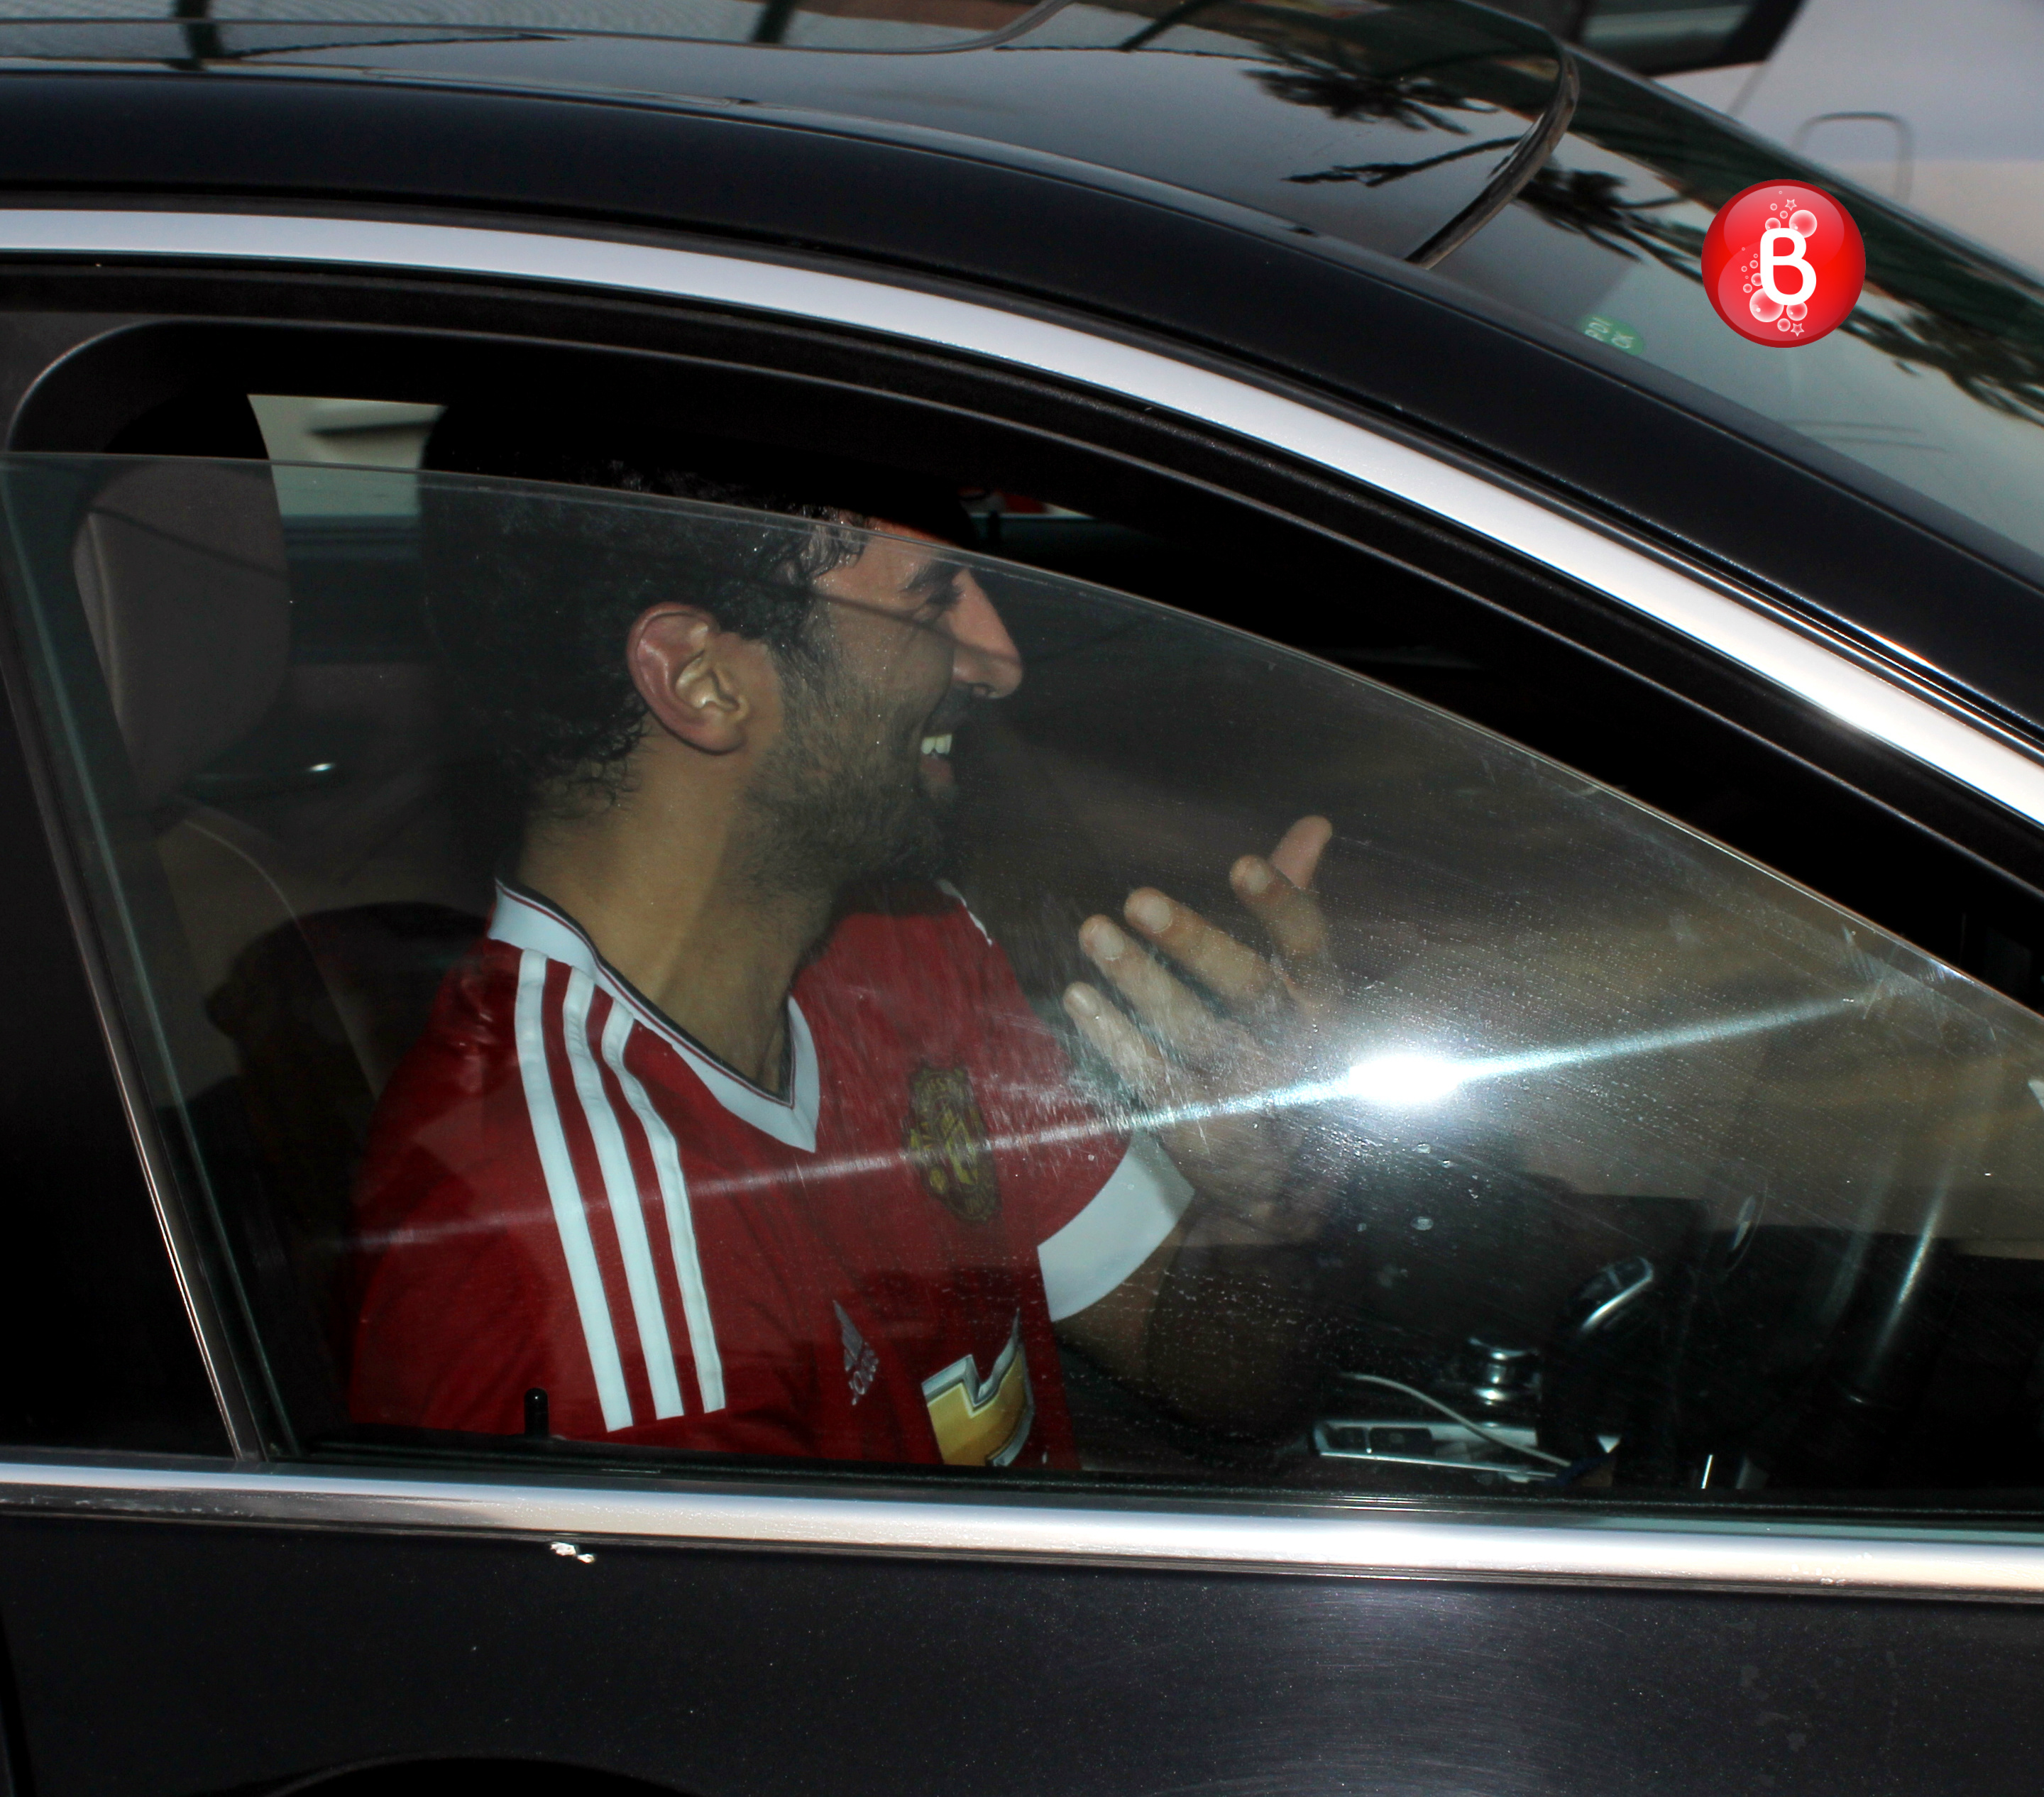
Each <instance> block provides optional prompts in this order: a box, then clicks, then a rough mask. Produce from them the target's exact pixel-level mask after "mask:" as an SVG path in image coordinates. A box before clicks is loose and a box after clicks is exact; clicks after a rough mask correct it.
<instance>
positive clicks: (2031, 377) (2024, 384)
mask: <svg viewBox="0 0 2044 1797" xmlns="http://www.w3.org/2000/svg"><path fill="white" fill-rule="evenodd" d="M1838 328H1839V329H1840V330H1842V331H1843V332H1845V333H1846V335H1847V336H1853V337H1857V338H1858V339H1859V340H1860V341H1861V343H1863V344H1866V345H1867V347H1869V348H1870V349H1875V350H1878V351H1880V352H1881V354H1882V355H1888V356H1892V357H1893V358H1894V359H1895V362H1896V366H1897V367H1907V368H1933V369H1935V370H1936V371H1938V373H1939V374H1942V375H1943V376H1944V377H1945V378H1946V380H1948V381H1950V382H1951V383H1952V385H1953V386H1955V387H1957V388H1958V390H1959V391H1960V392H1961V393H1962V394H1965V396H1966V397H1967V398H1969V399H1970V400H1973V401H1977V403H1979V404H1980V405H1984V406H1986V407H1987V408H1988V409H1989V410H1991V411H1995V412H1999V413H2001V414H2002V415H2003V416H2004V417H2010V418H2021V419H2024V420H2027V421H2028V422H2030V423H2031V424H2044V354H2040V353H2039V346H2038V345H2037V344H2024V343H2021V342H2019V341H2016V340H2013V339H2011V338H2008V337H1997V336H1991V335H1990V334H1989V333H1988V332H1985V331H1983V330H1981V329H1980V328H1978V327H1977V326H1974V325H1971V324H1965V323H1962V322H1961V321H1959V320H1958V319H1956V318H1950V317H1944V316H1943V315H1942V314H1940V313H1934V312H1930V311H1927V310H1925V309H1923V307H1922V306H1919V305H1911V306H1910V307H1909V309H1908V312H1907V313H1905V314H1904V316H1903V317H1900V318H1883V317H1877V316H1876V315H1875V314H1873V313H1867V312H1860V311H1855V312H1854V313H1853V315H1852V316H1851V317H1850V318H1848V319H1846V321H1845V323H1844V324H1841V325H1840V326H1839V327H1838Z"/></svg>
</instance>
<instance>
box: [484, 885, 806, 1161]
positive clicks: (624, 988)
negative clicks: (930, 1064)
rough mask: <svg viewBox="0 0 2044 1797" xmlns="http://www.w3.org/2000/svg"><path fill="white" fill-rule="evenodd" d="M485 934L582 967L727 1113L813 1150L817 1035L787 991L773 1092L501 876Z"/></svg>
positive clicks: (576, 930) (572, 926)
mask: <svg viewBox="0 0 2044 1797" xmlns="http://www.w3.org/2000/svg"><path fill="white" fill-rule="evenodd" d="M489 935H490V940H491V941H493V942H500V943H507V944H508V945H509V946H511V947H513V948H521V949H530V950H532V951H533V952H534V953H535V954H544V956H546V958H548V960H549V961H559V962H565V963H566V964H567V966H571V967H573V968H575V969H577V970H578V971H580V972H582V973H586V974H587V975H588V976H589V977H590V978H591V979H592V980H594V981H595V982H596V983H597V985H599V986H601V988H602V989H604V990H605V992H607V993H609V994H610V996H611V997H612V999H613V1000H614V1001H615V1002H616V1003H617V1004H621V1005H623V1006H624V1008H625V1009H626V1010H628V1012H631V1014H632V1019H633V1020H634V1021H635V1022H636V1023H639V1024H640V1026H641V1027H644V1028H645V1029H647V1030H650V1031H652V1033H653V1034H654V1035H656V1036H658V1037H659V1039H661V1041H663V1042H665V1043H667V1046H669V1047H670V1048H671V1049H673V1050H674V1052H675V1053H676V1054H678V1055H680V1056H681V1058H682V1060H684V1061H685V1062H687V1063H688V1066H689V1070H690V1072H691V1073H694V1075H695V1076H696V1077H697V1079H699V1080H701V1081H702V1084H703V1088H704V1089H705V1091H707V1092H709V1095H710V1096H711V1097H713V1098H714V1099H715V1100H717V1103H718V1104H721V1105H722V1106H723V1107H724V1109H725V1110H727V1111H728V1112H730V1113H731V1114H732V1115H733V1116H734V1117H736V1118H737V1119H739V1120H740V1122H741V1123H750V1124H751V1126H752V1127H754V1128H755V1129H756V1130H758V1131H759V1132H760V1133H761V1134H762V1135H770V1136H771V1137H773V1138H774V1140H775V1141H776V1142H782V1143H783V1144H785V1145H786V1146H788V1147H790V1148H799V1149H801V1150H802V1151H803V1152H804V1153H805V1154H814V1153H815V1152H816V1112H817V1111H818V1109H819V1108H820V1099H821V1095H822V1090H823V1081H822V1077H821V1074H820V1072H819V1070H818V1069H817V1066H816V1039H815V1038H814V1037H813V1036H812V1035H810V1034H809V1019H807V1018H806V1017H805V1016H803V1015H802V1008H801V1006H800V1005H799V1004H797V1003H796V1002H795V1001H794V1000H793V998H790V1000H788V1047H789V1060H790V1069H789V1073H790V1077H789V1081H788V1096H786V1098H777V1097H776V1096H774V1094H773V1093H772V1092H768V1091H766V1090H764V1089H763V1088H761V1087H759V1086H756V1085H754V1084H753V1083H752V1082H751V1081H750V1080H748V1079H743V1078H740V1077H739V1075H737V1074H736V1073H733V1072H732V1070H731V1069H729V1068H728V1067H727V1066H724V1064H723V1062H720V1061H718V1060H717V1058H715V1057H714V1056H713V1055H711V1054H709V1053H708V1052H707V1051H706V1050H705V1049H704V1048H703V1047H702V1046H701V1045H700V1044H699V1043H697V1042H693V1041H691V1040H690V1039H689V1037H688V1036H687V1035H685V1034H684V1033H683V1032H682V1031H680V1030H679V1029H678V1028H676V1027H675V1026H674V1024H673V1023H670V1021H669V1020H668V1019H667V1018H665V1017H663V1016H662V1015H661V1014H660V1012H659V1010H658V1008H656V1007H655V1006H654V1005H653V1004H651V1003H650V1002H649V1001H648V1000H647V999H646V998H644V996H641V995H640V993H638V992H637V991H636V990H635V989H634V988H633V987H632V983H631V981H628V980H627V979H626V978H625V977H624V975H623V974H621V973H619V972H618V971H617V969H616V968H614V967H613V966H611V965H610V963H609V962H607V961H605V959H604V958H603V957H602V956H601V955H600V954H597V951H596V944H595V943H593V942H591V941H590V939H589V936H588V935H587V933H586V931H584V930H583V929H582V926H581V925H580V924H578V923H576V922H575V920H574V919H573V918H571V916H568V914H567V912H564V911H563V910H561V909H560V908H559V907H558V906H555V905H553V904H549V903H548V901H547V900H544V899H543V898H541V897H540V896H539V895H538V894H537V893H528V892H526V891H524V890H522V889H516V890H514V889H513V888H511V887H509V886H507V885H505V884H504V883H503V882H502V881H498V885H497V908H496V909H495V910H494V911H493V912H491V913H490V931H489Z"/></svg>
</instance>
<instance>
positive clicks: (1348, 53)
mask: <svg viewBox="0 0 2044 1797" xmlns="http://www.w3.org/2000/svg"><path fill="white" fill-rule="evenodd" d="M1266 48H1267V49H1268V50H1269V52H1270V56H1271V59H1272V60H1273V61H1274V62H1276V63H1278V64H1279V65H1280V66H1279V67H1276V68H1267V69H1258V70H1256V71H1254V79H1255V81H1256V83H1257V85H1258V86H1259V87H1261V88H1262V90H1263V91H1264V92H1265V93H1266V94H1269V95H1270V97H1271V98H1272V99H1274V100H1282V101H1284V102H1285V103H1286V104H1287V105H1288V106H1312V107H1314V108H1316V109H1318V110H1319V111H1321V112H1324V113H1326V114H1327V117H1329V118H1331V119H1335V120H1336V121H1339V122H1340V123H1342V124H1344V125H1346V124H1347V123H1349V122H1350V121H1351V120H1354V119H1359V118H1372V119H1380V120H1381V121H1383V122H1384V123H1385V124H1386V125H1403V126H1404V128H1405V129H1407V130H1408V131H1451V132H1454V133H1455V134H1456V135H1457V136H1467V135H1468V134H1469V127H1468V126H1467V125H1464V124H1462V122H1461V121H1459V120H1457V119H1453V118H1450V117H1448V116H1447V115H1448V114H1449V113H1466V112H1475V111H1483V112H1494V111H1495V110H1496V108H1495V107H1494V106H1490V105H1489V104H1488V103H1486V102H1481V101H1477V100H1473V99H1472V98H1470V96H1469V95H1468V94H1462V93H1458V92H1457V91H1456V90H1455V89H1454V88H1452V87H1450V86H1448V85H1447V83H1445V82H1443V81H1441V80H1439V79H1436V78H1435V76H1433V75H1430V74H1427V73H1426V72H1424V71H1423V69H1421V68H1406V69H1401V70H1400V71H1399V72H1398V73H1397V74H1396V75H1384V74H1380V73H1379V72H1378V71H1377V70H1376V69H1374V68H1373V67H1370V63H1369V62H1368V61H1367V60H1366V59H1365V58H1364V57H1362V56H1358V54H1357V52H1355V51H1354V49H1352V48H1350V46H1349V45H1348V44H1344V43H1343V42H1342V40H1340V39H1339V38H1338V37H1332V36H1323V37H1320V38H1319V39H1318V40H1316V43H1315V44H1313V46H1312V48H1311V49H1307V48H1304V47H1302V46H1300V45H1297V44H1266ZM1465 60H1468V59H1466V58H1461V57H1452V58H1447V59H1444V60H1443V63H1437V64H1436V65H1435V66H1436V67H1442V66H1452V65H1453V64H1454V63H1458V62H1461V61H1465Z"/></svg>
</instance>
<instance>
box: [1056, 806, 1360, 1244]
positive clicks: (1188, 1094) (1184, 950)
mask: <svg viewBox="0 0 2044 1797" xmlns="http://www.w3.org/2000/svg"><path fill="white" fill-rule="evenodd" d="M1333 834H1334V827H1333V826H1332V825H1331V824H1329V823H1328V822H1327V820H1326V819H1325V818H1324V817H1302V818H1301V819H1300V820H1299V821H1298V822H1297V823H1296V824H1293V826H1292V827H1291V828H1290V829H1289V830H1287V831H1285V835H1284V837H1283V839H1281V841H1280V842H1279V843H1278V844H1277V847H1276V849H1275V850H1274V851H1272V853H1271V854H1270V858H1269V859H1268V860H1266V859H1264V858H1262V857H1261V856H1258V855H1244V856H1243V858H1242V859H1241V860H1239V861H1238V862H1236V863H1235V866H1234V867H1233V868H1232V869H1231V870H1230V871H1229V881H1230V884H1231V885H1232V886H1233V888H1234V889H1235V895H1236V897H1238V898H1239V899H1240V900H1241V901H1242V903H1243V906H1244V907H1245V908H1247V910H1248V911H1249V912H1250V913H1251V916H1254V918H1255V919H1256V920H1257V922H1258V923H1259V924H1260V925H1262V928H1263V931H1264V932H1265V934H1266V935H1267V936H1268V937H1269V939H1270V946H1271V950H1272V952H1271V953H1270V954H1262V953H1259V952H1258V951H1257V950H1255V949H1253V948H1251V947H1250V946H1247V944H1245V943H1241V942H1238V941H1237V940H1236V939H1235V938H1234V937H1232V936H1231V935H1228V934H1227V932H1226V931H1222V930H1220V929H1217V928H1216V927H1214V925H1212V923H1208V922H1207V920H1205V919H1204V918H1203V917H1201V916H1199V914H1198V913H1197V912H1194V911H1193V910H1191V909H1190V908H1188V907H1186V906H1185V905H1182V904H1178V903H1177V902H1176V901H1175V900H1172V899H1170V898H1169V897H1166V895H1165V894H1164V893H1160V892H1158V891H1157V890H1156V889H1155V888H1154V887H1148V886H1145V887H1141V888H1139V889H1137V890H1136V891H1135V892H1133V893H1130V894H1129V895H1128V902H1127V904H1124V906H1123V908H1122V911H1123V915H1124V917H1125V918H1126V919H1127V920H1128V926H1129V927H1128V929H1124V928H1122V927H1120V926H1119V925H1117V924H1116V923H1114V922H1113V921H1112V920H1110V919H1108V918H1106V917H1089V918H1088V919H1087V920H1085V923H1082V925H1081V926H1080V927H1079V944H1080V946H1081V947H1082V948H1083V949H1084V950H1085V953H1086V955H1087V956H1088V958H1089V959H1090V960H1091V961H1092V962H1093V965H1094V966H1097V968H1099V970H1101V973H1102V975H1104V976H1105V980H1106V982H1107V983H1108V985H1110V986H1112V989H1113V990H1114V992H1115V993H1116V994H1118V995H1119V996H1120V998H1121V1000H1123V1001H1124V1003H1125V1004H1126V1005H1127V1006H1128V1010H1127V1011H1124V1010H1123V1009H1122V1008H1121V1007H1120V1005H1117V1004H1115V1003H1113V1002H1112V1000H1110V999H1108V997H1107V996H1105V995H1104V994H1103V993H1101V991H1100V990H1099V989H1097V988H1096V987H1094V986H1092V985H1085V984H1084V983H1081V984H1078V985H1073V986H1070V987H1068V988H1067V989H1066V992H1065V1009H1066V1012H1068V1013H1069V1014H1070V1016H1071V1018H1072V1020H1073V1021H1074V1023H1077V1024H1078V1027H1079V1029H1080V1030H1081V1031H1082V1032H1083V1033H1084V1035H1085V1038H1086V1040H1087V1041H1088V1042H1091V1043H1092V1044H1093V1046H1094V1047H1095V1048H1096V1049H1097V1050H1099V1051H1100V1053H1101V1054H1102V1055H1103V1056H1104V1057H1105V1058H1106V1060H1107V1062H1108V1065H1109V1066H1112V1068H1113V1069H1114V1070H1115V1072H1116V1074H1117V1075H1119V1076H1120V1078H1121V1080H1122V1081H1123V1082H1124V1084H1125V1085H1127V1086H1128V1088H1129V1089H1130V1090H1131V1092H1133V1093H1134V1094H1135V1096H1136V1098H1137V1099H1138V1100H1139V1102H1140V1103H1142V1104H1143V1105H1144V1106H1145V1107H1146V1108H1147V1109H1148V1110H1149V1111H1150V1112H1151V1114H1152V1117H1153V1119H1154V1120H1153V1121H1152V1122H1151V1124H1150V1125H1149V1127H1151V1129H1152V1130H1153V1131H1154V1133H1155V1135H1157V1137H1158V1139H1159V1140H1160V1141H1161V1142H1162V1143H1163V1145H1164V1147H1165V1149H1166V1151H1167V1152H1168V1153H1169V1154H1170V1157H1171V1158H1172V1160H1173V1161H1174V1162H1175V1163H1176V1164H1177V1165H1178V1169H1179V1171H1180V1172H1181V1173H1184V1175H1185V1177H1186V1179H1187V1180H1188V1181H1190V1182H1191V1184H1192V1185H1193V1189H1194V1190H1195V1191H1196V1192H1198V1193H1199V1194H1200V1196H1201V1198H1202V1199H1203V1200H1205V1202H1206V1204H1207V1205H1208V1206H1209V1207H1212V1208H1214V1209H1217V1210H1218V1211H1220V1212H1221V1213H1223V1214H1224V1215H1225V1216H1227V1217H1228V1218H1231V1219H1233V1220H1234V1221H1235V1223H1237V1224H1238V1225H1239V1226H1240V1227H1241V1228H1242V1230H1243V1232H1244V1234H1243V1239H1245V1240H1248V1239H1262V1240H1263V1241H1266V1242H1268V1241H1271V1240H1274V1239H1275V1240H1284V1239H1295V1240H1296V1239H1301V1238H1304V1237H1307V1236H1309V1235H1310V1234H1312V1233H1313V1231H1314V1230H1315V1228H1316V1226H1317V1223H1318V1221H1319V1219H1318V1217H1317V1215H1315V1214H1314V1213H1315V1212H1316V1211H1317V1209H1318V1207H1317V1205H1316V1204H1314V1203H1313V1202H1312V1197H1313V1196H1314V1195H1313V1194H1312V1192H1310V1191H1308V1190H1302V1189H1301V1181H1300V1180H1299V1179H1298V1178H1297V1170H1298V1164H1299V1162H1300V1158H1301V1149H1302V1147H1303V1146H1304V1145H1305V1142H1306V1140H1307V1136H1308V1129H1309V1127H1310V1120H1311V1119H1312V1115H1314V1112H1315V1109H1316V1107H1315V1106H1314V1105H1313V1104H1312V1103H1311V1102H1310V1101H1306V1102H1301V1096H1303V1093H1304V1092H1305V1091H1308V1090H1310V1089H1312V1088H1313V1087H1316V1086H1317V1085H1321V1084H1322V1083H1323V1082H1324V1081H1327V1079H1328V1078H1330V1077H1332V1076H1333V1074H1334V1073H1335V1072H1336V1070H1337V1069H1336V1066H1335V1063H1336V1062H1340V1061H1343V1059H1344V1057H1343V1056H1342V1055H1341V1054H1340V1053H1339V1050H1340V1048H1341V1047H1342V1046H1343V1044H1342V1043H1341V1042H1340V1040H1339V1037H1340V1036H1341V1035H1342V1033H1343V1032H1342V1031H1339V1028H1338V1027H1337V1012H1338V1009H1339V997H1340V995H1339V990H1338V988H1337V984H1336V980H1335V973H1334V969H1333V966H1332V963H1331V959H1330V957H1329V954H1328V943H1327V920H1326V919H1325V917H1324V916H1323V915H1322V914H1321V911H1320V903H1319V901H1318V900H1316V898H1315V897H1314V896H1313V893H1312V882H1313V874H1314V871H1315V870H1316V868H1317V867H1318V866H1319V865H1320V854H1321V852H1322V851H1324V849H1325V848H1326V847H1327V842H1328V839H1329V838H1330V837H1331V836H1332V835H1333ZM1131 931H1132V936H1131ZM1146 945H1147V946H1146ZM1153 949H1154V950H1155V951H1156V952H1155V953H1154V954H1153V953H1151V950H1153ZM1174 969H1175V970H1176V971H1174ZM1180 973H1185V974H1189V975H1190V976H1191V977H1192V978H1193V980H1195V981H1197V982H1198V984H1199V985H1200V986H1201V988H1203V989H1204V991H1205V992H1206V993H1208V994H1211V995H1212V1003H1209V1002H1208V1000H1207V999H1206V998H1204V997H1202V996H1201V995H1200V993H1197V992H1195V991H1194V990H1193V988H1192V987H1191V986H1189V985H1188V984H1187V983H1186V981H1185V980H1184V979H1182V978H1181V977H1179V974H1180ZM1131 1013H1133V1016H1132V1017H1131V1015H1130V1014H1131ZM1294 1094H1300V1095H1301V1096H1293V1095H1294ZM1304 1183H1305V1185H1308V1186H1310V1185H1312V1184H1314V1183H1316V1182H1313V1181H1305V1182H1304ZM1218 1220H1219V1219H1216V1221H1218Z"/></svg>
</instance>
